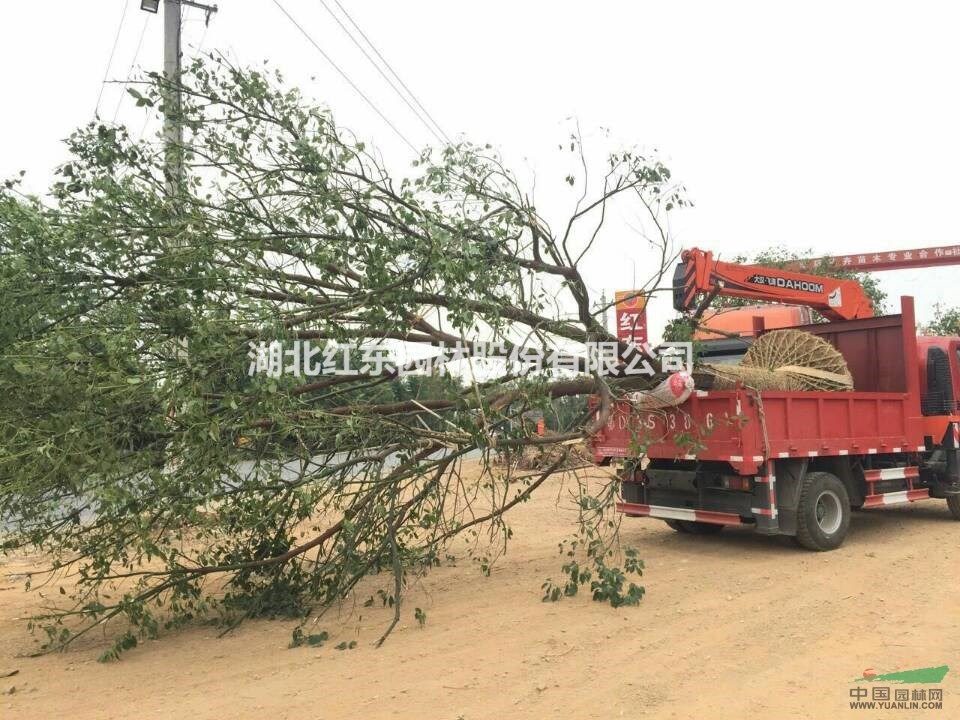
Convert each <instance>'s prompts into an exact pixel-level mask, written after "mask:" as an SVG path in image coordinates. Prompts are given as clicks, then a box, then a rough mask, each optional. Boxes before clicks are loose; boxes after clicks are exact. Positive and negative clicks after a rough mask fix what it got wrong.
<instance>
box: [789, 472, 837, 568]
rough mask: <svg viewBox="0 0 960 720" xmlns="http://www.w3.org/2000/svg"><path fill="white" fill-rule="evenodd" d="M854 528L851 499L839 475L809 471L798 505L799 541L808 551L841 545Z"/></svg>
mask: <svg viewBox="0 0 960 720" xmlns="http://www.w3.org/2000/svg"><path fill="white" fill-rule="evenodd" d="M849 529H850V498H849V496H848V495H847V488H846V487H844V485H843V483H842V482H840V479H839V478H837V476H836V475H832V474H831V473H827V472H811V473H807V475H806V477H804V479H803V485H802V486H801V488H800V503H799V506H798V507H797V542H798V543H799V544H800V545H801V546H803V547H805V548H807V549H808V550H817V551H824V550H833V549H835V548H838V547H840V545H841V544H842V543H843V540H844V538H846V536H847V530H849Z"/></svg>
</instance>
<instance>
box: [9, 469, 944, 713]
mask: <svg viewBox="0 0 960 720" xmlns="http://www.w3.org/2000/svg"><path fill="white" fill-rule="evenodd" d="M556 497H557V496H556V493H551V492H550V489H549V488H547V487H544V488H542V491H541V492H540V493H539V494H538V495H537V497H536V499H535V500H533V501H531V502H530V503H527V504H526V505H523V506H520V507H519V508H518V509H517V510H516V511H515V512H514V514H513V526H514V529H515V540H514V543H513V544H512V545H511V547H510V550H509V552H508V554H507V555H506V556H505V557H503V558H501V560H500V561H499V563H498V564H497V565H496V566H495V568H494V570H493V572H492V575H491V576H490V577H483V576H482V575H481V574H480V573H479V572H478V571H477V569H476V568H475V567H474V566H472V565H471V564H470V563H469V562H464V563H463V564H461V565H459V566H457V567H443V568H440V569H438V570H436V571H434V572H433V573H432V574H431V575H430V576H429V577H428V578H427V579H426V580H425V581H423V582H422V583H421V585H420V586H418V587H417V588H415V589H413V590H412V591H411V592H410V593H409V595H408V596H407V599H406V603H407V610H406V612H405V618H406V622H405V624H403V625H402V626H400V627H399V628H398V630H397V631H396V632H395V633H394V635H393V636H391V638H390V639H389V640H388V642H387V644H386V645H385V646H384V647H383V648H381V649H375V648H374V647H373V643H374V641H375V640H376V639H377V637H379V634H380V633H381V632H382V630H383V628H384V627H385V625H386V623H387V620H388V618H389V611H387V610H382V609H375V610H371V609H363V610H362V613H363V614H362V616H361V615H360V614H359V612H353V613H351V612H347V611H346V610H345V611H344V612H343V613H341V615H340V616H339V617H332V616H328V617H327V618H325V620H324V622H323V623H322V625H321V626H320V627H321V628H323V629H326V630H327V631H329V632H330V633H331V641H330V642H329V643H328V644H327V645H326V646H324V647H322V648H319V649H315V648H296V649H288V648H287V644H288V642H289V639H290V632H291V630H292V628H293V627H294V623H290V622H279V621H261V622H249V623H247V624H245V625H243V626H242V627H241V628H240V629H239V630H237V631H236V632H234V633H233V634H231V635H229V636H227V637H225V638H223V639H217V638H216V630H215V629H214V628H211V627H195V628H190V629H187V630H185V631H180V632H177V633H174V634H169V635H166V636H164V637H163V638H162V639H160V640H159V641H154V642H150V643H148V644H146V645H144V646H142V647H141V648H139V649H137V650H135V651H133V652H131V653H129V654H128V655H127V656H126V657H125V658H124V659H123V660H122V661H121V662H119V663H114V664H108V665H105V664H100V663H97V662H96V657H97V655H98V654H99V652H101V651H102V650H103V649H104V648H105V647H106V646H107V641H106V640H105V639H103V640H100V639H98V640H96V641H95V642H92V643H88V644H86V645H85V646H83V647H80V648H76V649H73V650H71V651H69V652H66V653H61V654H55V655H49V656H43V657H38V658H30V657H25V656H24V655H25V653H29V652H31V651H33V650H34V648H35V639H34V638H33V637H32V636H30V635H29V634H28V633H27V631H26V627H25V624H26V623H25V621H24V620H23V617H24V616H26V615H29V614H30V613H31V612H35V611H36V610H37V608H38V607H39V606H40V603H41V602H42V600H41V598H39V597H38V596H37V595H36V594H35V593H24V592H23V590H22V580H17V579H15V578H16V573H22V572H23V571H24V570H25V569H28V568H29V567H31V563H30V561H29V559H20V560H11V561H6V562H4V564H3V565H2V566H0V675H2V674H4V673H6V672H10V671H13V670H17V671H18V673H17V674H16V675H14V676H12V677H5V678H2V679H0V692H3V693H5V694H3V695H0V717H3V718H5V719H11V718H54V717H68V718H71V719H78V720H79V719H80V718H98V719H102V718H130V717H138V718H182V717H189V718H192V719H196V720H200V719H201V718H218V719H220V718H272V719H281V718H342V717H362V718H382V717H383V718H430V719H433V718H449V719H450V720H454V719H455V718H460V717H462V718H465V719H466V720H472V719H474V718H497V719H500V718H505V717H531V718H544V717H561V716H562V717H568V718H617V717H634V718H635V717H643V718H693V717H697V718H721V719H722V718H835V717H847V716H849V717H860V716H863V717H896V718H907V717H928V718H930V717H939V718H948V717H960V612H958V610H960V574H958V562H960V549H958V547H957V546H958V544H960V523H958V522H956V521H953V520H952V519H951V518H950V516H949V514H948V512H947V509H946V506H945V504H944V503H943V502H942V501H928V502H924V503H917V504H915V505H913V506H905V507H904V506H901V507H892V508H887V509H880V510H874V511H870V512H865V513H859V514H856V515H855V517H854V522H853V525H852V528H851V532H850V536H849V538H848V540H847V542H846V544H845V545H844V547H842V548H841V549H839V550H837V551H834V552H831V553H825V554H813V553H809V552H806V551H802V550H800V549H798V548H796V547H795V546H793V545H792V544H790V543H788V542H785V541H782V539H776V538H773V539H771V538H765V537H761V536H758V535H754V534H752V533H749V532H746V531H729V530H728V531H724V532H723V533H722V534H721V535H719V536H715V537H691V536H684V535H678V534H676V533H674V532H673V531H672V530H670V529H668V528H667V527H666V526H665V525H663V524H662V523H660V522H657V521H653V520H648V519H630V520H627V521H625V524H624V530H623V537H624V540H625V541H629V542H632V543H633V544H635V545H636V546H637V547H638V548H639V549H640V552H641V555H642V557H643V558H644V560H645V562H646V564H647V571H646V575H645V578H644V580H645V583H644V584H645V586H646V589H647V595H646V597H645V598H644V600H643V601H642V602H641V604H640V606H639V607H635V608H623V609H617V610H615V609H612V608H610V607H609V606H605V605H601V604H600V603H595V602H592V601H591V600H590V598H589V597H587V596H582V597H577V598H574V599H568V600H564V601H561V602H559V603H543V602H541V591H540V586H541V584H542V582H543V580H544V579H545V578H547V577H550V576H552V577H554V578H558V577H559V575H560V573H559V565H560V561H559V558H558V555H557V542H558V541H559V540H560V539H561V538H562V537H564V536H565V535H566V533H567V532H568V531H569V527H570V525H569V516H567V515H566V514H565V512H564V511H563V510H561V509H558V507H557V506H556V504H555V502H556ZM11 575H13V578H14V579H11ZM416 606H419V607H422V608H423V609H424V610H426V612H427V623H426V625H425V627H423V628H420V627H418V626H417V623H416V622H414V620H413V617H412V614H413V608H414V607H416ZM341 640H356V641H357V647H356V649H353V650H345V651H337V650H336V649H334V645H335V644H336V643H338V642H340V641H341ZM943 664H946V665H950V666H951V667H953V666H955V667H954V669H953V670H951V672H950V673H949V674H948V675H947V677H946V678H945V680H944V683H943V685H942V687H943V694H944V701H943V710H940V711H936V710H926V711H915V712H910V711H904V710H897V711H893V710H891V711H887V713H888V714H884V713H882V712H880V711H870V712H868V711H862V710H856V711H855V710H851V709H849V707H848V701H849V700H850V698H849V694H848V693H849V690H850V688H852V687H855V686H854V685H852V684H851V681H852V680H853V679H854V678H856V677H859V676H860V675H861V673H862V672H863V670H864V669H866V668H874V669H875V670H876V671H877V672H881V673H882V672H893V671H896V670H906V669H912V668H919V667H928V666H933V665H943ZM11 690H13V692H12V694H11V693H10V691H11Z"/></svg>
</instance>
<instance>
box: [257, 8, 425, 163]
mask: <svg viewBox="0 0 960 720" xmlns="http://www.w3.org/2000/svg"><path fill="white" fill-rule="evenodd" d="M272 1H273V4H274V5H276V6H277V7H278V8H279V9H280V12H282V13H283V14H284V15H286V16H287V19H288V20H289V21H290V22H291V23H293V25H294V26H295V27H296V28H297V30H299V31H300V33H301V34H302V35H303V36H304V37H305V38H306V39H307V40H308V41H309V42H310V44H311V45H313V47H314V48H316V50H317V52H319V53H320V54H321V55H322V56H323V58H324V59H325V60H326V61H327V62H328V63H330V65H331V67H333V69H334V70H336V71H337V73H339V74H340V77H342V78H343V79H344V80H345V81H346V82H347V84H348V85H349V86H350V87H352V88H353V89H354V91H355V92H356V93H357V95H359V96H360V97H361V98H363V99H364V101H366V103H367V105H369V106H370V107H371V108H372V109H373V111H374V112H375V113H376V114H377V115H379V116H380V119H381V120H383V121H384V122H385V123H386V124H387V125H388V126H389V127H390V129H391V130H393V131H394V132H395V133H396V134H397V136H398V137H399V138H400V139H401V140H403V141H404V142H405V143H406V144H407V145H408V146H409V147H410V149H411V150H413V152H415V153H419V151H418V150H417V148H416V146H415V145H414V144H413V143H412V142H410V141H409V140H408V139H407V138H406V136H405V135H404V134H403V133H402V132H400V130H398V129H397V126H396V125H394V124H393V123H392V122H390V119H389V118H388V117H387V116H386V115H384V114H383V113H382V112H381V111H380V108H378V107H377V106H376V105H375V104H374V103H373V101H372V100H371V99H370V98H369V97H367V96H366V94H365V93H364V92H363V90H361V89H360V88H359V87H357V84H356V83H355V82H354V81H353V80H351V79H350V76H349V75H347V73H345V72H344V71H343V70H342V69H341V68H340V66H339V65H337V64H336V63H335V62H334V61H333V58H331V57H330V56H329V55H327V53H326V52H324V50H323V48H321V47H320V45H319V44H318V43H317V41H316V40H314V39H313V37H312V36H311V35H310V33H308V32H307V31H306V30H305V29H304V28H303V26H302V25H301V24H300V23H298V22H297V21H296V19H294V17H293V16H292V15H291V14H290V13H289V12H287V9H286V8H285V7H283V5H281V4H280V0H272Z"/></svg>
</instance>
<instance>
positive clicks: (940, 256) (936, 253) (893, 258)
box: [796, 245, 960, 272]
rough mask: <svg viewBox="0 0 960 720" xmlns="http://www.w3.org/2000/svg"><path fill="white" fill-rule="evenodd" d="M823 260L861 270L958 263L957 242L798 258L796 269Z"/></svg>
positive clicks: (959, 258) (810, 267)
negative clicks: (804, 258) (913, 247)
mask: <svg viewBox="0 0 960 720" xmlns="http://www.w3.org/2000/svg"><path fill="white" fill-rule="evenodd" d="M824 261H826V262H828V263H829V264H830V265H832V266H833V267H838V268H844V269H846V270H863V271H865V272H870V271H876V270H899V269H901V268H923V267H936V266H938V265H960V245H938V246H936V247H926V248H917V249H915V250H886V251H884V252H870V253H853V254H851V255H835V256H834V257H828V258H816V259H814V260H806V261H802V262H799V263H797V264H796V265H797V269H799V270H811V269H815V268H816V267H817V266H818V265H820V264H821V263H823V262H824Z"/></svg>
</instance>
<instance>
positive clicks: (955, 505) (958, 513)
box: [947, 495, 960, 520]
mask: <svg viewBox="0 0 960 720" xmlns="http://www.w3.org/2000/svg"><path fill="white" fill-rule="evenodd" d="M947 507H948V508H950V514H951V515H953V517H954V519H955V520H960V495H948V496H947Z"/></svg>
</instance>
